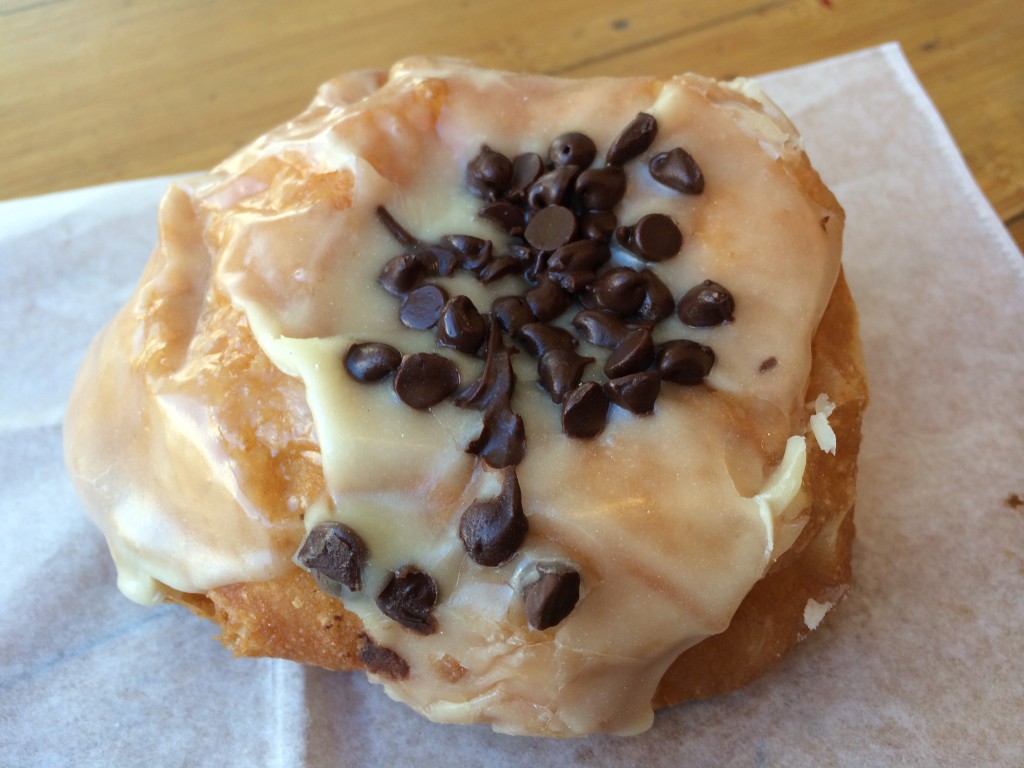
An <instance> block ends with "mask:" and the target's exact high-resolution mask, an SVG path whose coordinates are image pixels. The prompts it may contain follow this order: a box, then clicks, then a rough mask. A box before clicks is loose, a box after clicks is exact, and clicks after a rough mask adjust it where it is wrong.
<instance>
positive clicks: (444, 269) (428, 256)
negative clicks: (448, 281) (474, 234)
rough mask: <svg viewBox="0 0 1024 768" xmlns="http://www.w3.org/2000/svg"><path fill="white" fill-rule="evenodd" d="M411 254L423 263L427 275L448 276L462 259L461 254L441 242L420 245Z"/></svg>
mask: <svg viewBox="0 0 1024 768" xmlns="http://www.w3.org/2000/svg"><path fill="white" fill-rule="evenodd" d="M413 255H414V256H415V257H416V260H417V261H418V262H419V263H420V264H422V265H423V271H424V272H425V273H426V274H428V275H438V276H439V277H448V276H449V275H450V274H451V273H452V272H454V271H455V268H456V267H457V266H459V263H460V262H461V261H462V256H461V254H459V252H458V251H456V250H455V249H454V248H452V247H450V246H447V245H441V244H429V243H428V244H426V245H421V246H420V247H419V248H417V249H416V250H415V251H413Z"/></svg>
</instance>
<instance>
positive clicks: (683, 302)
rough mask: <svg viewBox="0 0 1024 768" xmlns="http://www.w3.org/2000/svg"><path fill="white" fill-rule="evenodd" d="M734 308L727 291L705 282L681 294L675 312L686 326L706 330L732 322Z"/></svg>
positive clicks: (714, 283)
mask: <svg viewBox="0 0 1024 768" xmlns="http://www.w3.org/2000/svg"><path fill="white" fill-rule="evenodd" d="M735 308H736V306H735V302H734V301H733V298H732V294H731V293H729V291H728V290H727V289H725V288H723V287H722V286H721V285H719V284H718V283H716V282H713V281H711V280H705V281H704V282H703V283H701V284H700V285H695V286H694V287H693V288H691V289H690V290H688V291H687V292H686V293H685V294H683V297H682V298H681V299H679V304H678V306H677V307H676V311H677V312H678V313H679V319H680V320H682V321H683V322H684V323H686V325H689V326H692V327H694V328H707V327H709V326H712V325H721V324H722V323H727V322H729V321H730V320H732V318H733V312H734V311H735Z"/></svg>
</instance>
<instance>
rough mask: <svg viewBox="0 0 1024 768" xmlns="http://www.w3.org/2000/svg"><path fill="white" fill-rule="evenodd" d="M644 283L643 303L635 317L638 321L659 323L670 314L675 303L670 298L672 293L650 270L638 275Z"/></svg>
mask: <svg viewBox="0 0 1024 768" xmlns="http://www.w3.org/2000/svg"><path fill="white" fill-rule="evenodd" d="M640 274H641V275H643V276H644V280H645V281H646V289H645V290H644V303H643V304H641V305H640V309H638V310H637V313H636V316H637V318H638V319H640V320H649V321H651V322H653V323H659V322H661V321H662V320H664V319H665V318H666V317H668V316H670V315H671V314H672V310H673V309H675V306H676V302H675V299H673V298H672V291H670V290H669V289H668V286H667V285H665V283H663V282H662V280H661V278H660V277H658V276H657V275H656V274H655V273H654V272H653V271H652V270H649V269H647V270H644V271H643V272H641V273H640Z"/></svg>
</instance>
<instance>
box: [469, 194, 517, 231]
mask: <svg viewBox="0 0 1024 768" xmlns="http://www.w3.org/2000/svg"><path fill="white" fill-rule="evenodd" d="M477 213H478V214H479V215H480V216H481V217H483V218H485V219H487V220H488V221H493V222H494V223H495V224H497V225H498V226H499V227H501V229H503V230H504V231H505V232H508V233H509V234H510V235H521V234H523V229H525V227H526V216H525V215H524V214H523V212H522V211H521V210H519V209H518V208H516V207H515V206H514V205H512V203H508V202H505V201H504V200H498V201H496V202H493V203H488V204H487V205H485V206H484V207H483V208H481V209H480V210H478V211H477Z"/></svg>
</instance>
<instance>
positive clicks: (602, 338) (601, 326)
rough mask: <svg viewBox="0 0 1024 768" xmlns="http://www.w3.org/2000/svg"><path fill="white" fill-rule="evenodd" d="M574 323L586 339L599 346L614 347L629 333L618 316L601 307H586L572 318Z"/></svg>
mask: <svg viewBox="0 0 1024 768" xmlns="http://www.w3.org/2000/svg"><path fill="white" fill-rule="evenodd" d="M572 324H573V325H574V326H575V327H576V329H577V330H578V331H579V332H580V335H581V336H582V337H583V338H584V339H586V340H587V341H589V342H590V343H591V344H596V345H597V346H599V347H614V346H616V345H617V344H618V343H619V342H620V341H622V340H623V339H624V338H625V337H626V334H628V333H629V329H628V328H627V327H626V324H625V323H624V322H622V320H621V319H620V318H619V317H618V316H616V315H613V314H611V313H610V312H604V311H602V310H600V309H584V310H583V311H581V312H579V313H578V314H577V315H576V317H574V318H573V319H572Z"/></svg>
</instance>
